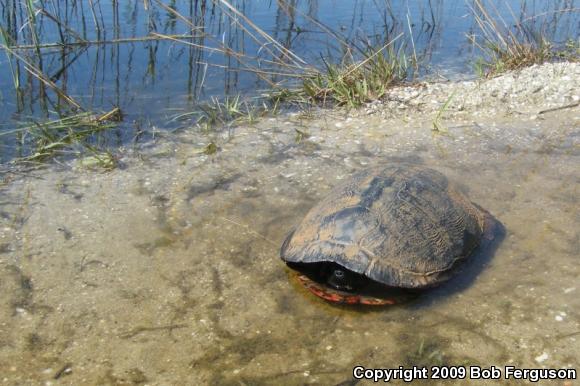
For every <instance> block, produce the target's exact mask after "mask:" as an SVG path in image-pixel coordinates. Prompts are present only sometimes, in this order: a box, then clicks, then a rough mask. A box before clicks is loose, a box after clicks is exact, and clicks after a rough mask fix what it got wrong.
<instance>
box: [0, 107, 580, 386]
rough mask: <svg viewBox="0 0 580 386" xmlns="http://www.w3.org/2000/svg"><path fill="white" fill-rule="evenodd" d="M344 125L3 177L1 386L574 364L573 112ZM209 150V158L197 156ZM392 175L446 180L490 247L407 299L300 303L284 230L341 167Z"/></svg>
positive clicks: (234, 137) (577, 323)
mask: <svg viewBox="0 0 580 386" xmlns="http://www.w3.org/2000/svg"><path fill="white" fill-rule="evenodd" d="M341 114H342V113H340V112H334V113H331V112H325V114H322V115H320V114H314V115H319V117H318V118H315V117H314V116H310V117H309V116H306V115H293V116H289V117H285V118H284V117H282V118H281V119H271V120H264V121H262V122H260V123H258V124H257V125H256V126H252V127H240V128H236V129H232V130H230V131H227V132H221V133H213V134H211V135H205V136H204V135H202V134H200V133H193V134H192V133H190V134H183V135H181V136H179V137H178V138H177V139H174V140H172V141H161V143H159V144H158V145H157V146H155V147H152V148H151V149H149V150H144V151H141V152H139V154H135V155H133V156H127V157H125V158H124V159H123V162H124V164H125V168H122V169H117V170H114V171H112V172H110V173H105V174H102V173H96V172H89V171H82V170H80V171H79V170H69V169H68V168H67V167H60V168H59V167H54V168H49V169H45V170H40V171H38V172H34V173H32V174H31V175H28V176H21V175H18V174H5V175H4V184H3V187H2V197H3V199H2V203H1V208H0V209H1V213H2V216H1V221H2V230H1V232H2V233H1V236H2V238H1V239H0V247H1V248H0V250H1V254H0V299H1V300H0V325H1V326H2V328H1V329H0V374H2V375H1V377H0V379H1V380H2V381H3V383H4V384H14V385H16V384H24V383H41V382H47V383H55V384H126V383H135V384H145V383H147V384H180V383H181V384H183V383H187V384H296V385H298V384H324V385H327V384H337V383H339V382H343V381H348V380H349V379H351V375H352V368H353V367H354V366H355V365H363V366H366V367H381V368H398V367H399V366H401V365H403V366H412V365H419V366H431V365H441V364H448V365H480V366H491V365H495V366H502V367H503V366H504V365H508V364H511V365H514V366H517V367H521V368H540V367H544V366H545V367H548V368H576V369H578V368H580V363H579V359H578V358H580V344H579V342H578V339H580V336H579V335H578V332H579V331H580V315H579V313H578V310H579V309H580V297H579V296H578V291H580V288H579V285H580V282H579V280H578V278H579V274H580V272H579V265H578V252H579V250H580V248H579V247H580V245H579V233H578V232H579V229H580V227H579V220H580V219H579V217H578V216H579V213H578V207H579V205H578V198H579V195H578V186H579V182H580V181H579V180H580V175H579V173H578V165H579V164H580V163H579V157H580V152H579V148H578V145H579V142H578V139H579V134H580V131H579V126H578V120H577V117H576V116H575V115H574V114H571V113H570V114H566V113H562V114H559V113H558V114H557V115H551V116H550V119H548V120H546V121H542V120H536V121H527V122H522V121H520V122H521V123H518V124H515V123H513V121H512V122H509V121H507V120H502V119H500V118H497V119H496V121H495V122H487V121H485V120H481V121H479V122H478V124H477V125H474V124H473V123H471V122H455V123H454V122H449V125H448V126H449V134H448V135H434V134H433V133H432V132H431V130H430V129H429V127H430V125H431V123H430V121H421V120H419V119H417V120H411V121H403V120H397V119H391V120H390V121H388V122H386V121H385V119H384V118H381V117H378V116H374V115H371V116H361V117H358V118H357V117H354V118H353V117H350V118H347V117H344V116H343V115H341ZM294 129H298V130H301V131H303V132H307V133H308V134H309V137H308V138H304V136H303V137H302V138H300V137H297V136H296V135H295V133H296V132H295V130H294ZM210 140H213V141H215V142H216V143H218V144H219V146H220V151H218V153H216V154H215V155H209V156H208V155H205V154H203V153H202V152H201V149H202V148H203V146H204V145H205V144H207V142H208V141H210ZM401 160H403V161H406V162H414V163H420V164H424V165H427V166H429V167H433V168H435V169H437V170H439V171H441V172H443V173H445V174H446V175H447V176H448V177H449V178H450V179H452V180H454V181H456V182H457V183H458V184H459V185H460V186H461V188H462V189H463V190H464V191H465V192H466V193H467V195H468V196H469V197H470V199H472V200H473V201H474V202H476V203H478V204H479V205H481V206H482V207H484V208H486V209H487V210H489V211H490V212H491V213H492V214H493V215H494V216H495V217H496V218H497V219H498V220H499V221H500V222H501V223H502V224H503V227H504V232H503V233H504V234H503V235H500V234H498V235H497V236H498V238H497V242H496V244H495V245H494V246H493V248H491V249H488V250H486V251H485V252H483V253H478V254H476V255H475V256H473V258H472V259H471V261H470V262H469V263H468V264H467V265H466V266H465V267H464V269H463V271H462V273H461V274H460V275H459V276H458V277H457V278H455V279H453V280H451V281H450V282H448V283H447V284H445V285H443V286H442V287H440V288H438V289H435V290H433V291H430V292H428V293H426V294H424V295H423V296H421V297H420V298H419V299H417V300H416V301H414V302H411V303H409V304H405V305H400V306H393V307H387V308H380V309H373V310H365V309H356V308H345V307H337V306H332V305H329V304H327V303H325V302H324V301H322V300H319V299H317V298H315V297H314V296H312V295H311V294H310V293H308V292H307V291H305V290H304V289H302V288H300V287H299V286H298V285H297V284H296V281H295V280H294V277H293V274H292V273H291V272H289V270H288V269H286V268H285V266H284V264H283V263H282V262H281V260H280V259H279V258H278V252H279V246H280V244H281V242H282V240H283V239H284V237H285V235H286V233H287V232H288V231H289V229H291V227H292V226H293V225H294V224H296V223H297V222H298V221H300V219H301V218H302V216H303V215H304V214H305V213H306V212H307V210H308V209H309V208H310V207H311V206H312V205H314V204H315V203H316V202H317V201H318V200H319V199H320V198H321V197H323V196H324V195H325V194H326V193H327V192H328V191H329V189H330V188H331V187H332V186H333V185H335V184H336V183H338V182H339V181H341V180H343V179H345V178H348V176H349V175H351V174H352V173H353V172H354V171H355V170H358V169H360V168H363V167H365V166H370V165H376V164H380V163H386V162H397V161H401ZM468 383H469V382H468V381H464V384H468ZM445 384H450V383H449V382H446V383H445ZM482 384H483V383H482ZM485 384H494V382H493V381H488V382H486V383H485ZM496 384H505V381H501V380H500V381H497V382H496ZM557 384H561V381H560V383H557Z"/></svg>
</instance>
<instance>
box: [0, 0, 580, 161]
mask: <svg viewBox="0 0 580 386" xmlns="http://www.w3.org/2000/svg"><path fill="white" fill-rule="evenodd" d="M32 3H33V2H32ZM161 3H162V4H166V5H165V7H163V6H161V5H160V4H159V3H158V2H156V1H141V0H128V1H122V2H118V1H110V0H106V1H95V2H93V4H94V7H91V6H90V4H91V3H86V2H81V1H74V0H73V1H70V2H68V3H67V2H54V1H49V2H46V3H45V4H44V8H43V9H44V10H45V11H46V13H47V14H45V13H42V12H38V8H35V11H36V17H35V19H34V20H35V23H36V24H35V25H36V29H35V31H36V34H37V35H38V40H39V42H40V43H42V44H55V43H56V44H57V46H56V47H54V46H53V47H45V48H42V49H40V53H41V54H40V57H41V58H42V60H41V61H39V59H38V57H39V56H38V53H37V52H36V50H34V49H22V50H16V52H17V53H18V55H20V56H21V57H23V58H26V59H27V61H28V62H29V63H32V65H33V66H36V67H38V68H39V69H40V70H41V71H42V72H43V73H44V74H45V77H46V78H47V79H48V80H50V81H52V82H54V84H55V85H56V86H58V87H59V88H60V89H62V90H63V91H64V92H65V93H67V94H69V95H70V96H71V97H73V98H74V99H75V100H76V101H77V102H78V103H79V104H80V105H81V106H83V107H84V108H85V109H87V110H107V109H110V108H111V107H112V106H119V107H121V109H122V110H123V112H124V113H125V118H126V119H125V122H124V123H123V124H122V125H121V130H119V131H117V132H116V133H114V134H113V135H111V137H113V138H114V139H116V140H117V141H121V142H127V141H128V140H131V139H132V138H133V137H135V136H136V135H137V133H138V132H139V128H142V127H148V126H149V125H150V124H154V125H156V126H157V127H167V126H171V124H170V123H168V122H169V121H170V118H172V117H174V116H175V115H177V114H180V113H183V112H188V111H191V109H192V108H193V107H194V106H195V105H196V104H197V103H198V102H199V101H207V100H209V99H210V98H211V97H214V96H216V97H222V96H223V95H226V94H230V95H236V94H242V95H244V96H256V95H259V94H260V91H262V90H266V89H269V88H270V87H271V85H270V84H269V83H267V82H265V81H264V80H263V79H261V78H260V77H259V76H256V71H257V70H263V71H282V72H284V73H288V72H293V71H294V70H296V69H289V68H275V67H272V66H271V65H270V64H269V63H268V60H272V53H274V54H276V55H274V56H279V55H280V52H279V51H278V50H277V49H276V48H275V47H274V46H273V43H272V42H271V41H269V42H268V39H267V38H265V37H264V36H263V35H260V33H259V32H258V31H259V30H260V31H262V32H264V33H266V34H268V35H269V36H270V37H271V38H273V39H275V40H276V41H277V42H279V44H280V46H283V47H285V48H287V49H289V50H291V51H292V52H294V53H295V54H296V56H297V57H299V58H300V59H302V61H300V60H299V59H295V63H293V62H292V61H291V60H284V62H286V63H288V64H293V65H299V66H304V67H308V66H315V67H319V68H320V67H323V62H322V59H321V57H325V58H326V60H328V61H333V60H339V59H340V58H341V57H342V55H344V47H341V44H340V43H339V42H340V41H343V42H346V43H348V44H352V45H355V46H357V47H360V48H364V46H365V44H367V43H368V44H371V45H375V46H382V45H383V44H385V42H386V41H390V40H391V39H394V38H396V37H397V36H399V34H401V33H402V34H403V35H402V36H401V37H400V38H399V40H398V42H397V44H399V43H402V42H403V41H405V42H406V44H407V45H408V48H409V50H408V55H410V56H414V55H416V56H417V57H418V58H419V59H421V61H422V63H423V64H425V65H426V68H424V69H422V71H421V73H422V74H425V73H427V74H430V75H433V74H443V75H444V76H450V77H454V76H460V75H473V61H474V57H477V56H478V55H479V54H480V53H479V52H478V51H477V49H476V46H474V45H473V44H472V43H470V41H469V39H468V36H472V37H475V38H477V39H479V38H481V31H479V29H478V27H477V24H476V22H475V20H474V17H473V15H474V12H473V10H472V7H473V4H472V2H470V1H444V0H435V1H432V0H429V1H427V0H423V1H402V0H401V1H370V0H364V1H355V2H348V1H334V0H313V1H265V0H260V1H233V2H232V4H233V5H234V6H235V7H236V9H237V10H238V11H239V12H240V13H241V14H243V15H245V16H247V17H248V18H249V20H251V23H252V24H249V23H248V22H247V21H245V20H243V18H242V17H241V16H239V15H238V16H235V15H234V14H233V13H232V11H231V10H228V8H227V7H226V6H225V3H223V2H220V1H215V2H209V1H204V0H202V1H193V0H191V1H180V2H175V1H169V2H161ZM484 3H486V4H488V3H487V2H484ZM67 4H68V8H67ZM489 4H490V5H487V6H488V7H489V12H490V13H491V15H492V16H493V15H496V16H497V15H501V17H503V18H505V23H506V25H508V26H509V25H512V24H516V22H517V23H521V24H522V25H523V26H524V27H525V28H529V30H530V31H537V30H540V31H542V33H543V34H545V36H546V37H547V38H548V39H550V40H551V41H554V42H556V43H558V44H561V43H563V42H564V41H565V40H566V39H568V38H572V39H574V38H577V37H578V26H579V24H578V23H579V20H578V11H577V10H578V8H579V7H580V4H579V2H578V1H577V0H573V1H533V2H529V1H526V2H520V1H507V2H500V4H501V5H499V6H498V8H497V9H496V8H494V7H495V6H494V5H493V3H491V2H489ZM145 5H147V6H145ZM35 6H36V7H40V5H39V4H36V5H35ZM93 11H94V12H93ZM512 13H513V14H512ZM498 17H499V16H498ZM0 18H1V19H0V26H2V28H3V30H4V31H6V34H7V35H8V36H10V39H12V40H11V41H12V43H13V44H14V45H19V46H20V45H27V44H28V45H30V44H32V43H33V37H32V33H31V25H32V24H33V23H31V22H30V23H29V22H28V21H29V19H28V13H27V8H26V6H25V4H24V3H21V2H12V1H5V2H1V3H0ZM55 19H58V20H60V23H61V24H57V23H56V22H55V21H54V20H55ZM498 24H499V25H500V26H501V25H503V22H502V21H499V20H498ZM253 25H255V26H256V27H257V28H254V27H253ZM59 26H60V28H59ZM192 28H193V29H194V35H196V36H198V37H195V38H180V42H176V41H174V40H159V34H162V35H172V36H173V35H179V34H185V35H191V34H192ZM155 34H158V35H155ZM81 39H83V40H85V41H89V42H98V41H101V42H102V41H105V42H109V44H91V45H71V46H69V47H67V48H66V49H62V48H61V47H60V46H59V45H58V44H74V43H78V42H79V41H80V40H81ZM131 39H133V40H137V41H131ZM140 39H145V40H144V41H138V40H140ZM173 39H175V38H173ZM119 40H122V42H121V43H118V44H115V43H113V42H115V41H119ZM224 50H232V52H235V53H236V55H241V59H240V60H236V58H235V56H236V55H226V54H224V53H223V51H224ZM474 50H475V51H474ZM5 53H6V52H1V53H0V69H2V71H0V131H5V130H10V129H14V128H15V127H16V126H17V123H18V122H21V121H29V120H30V118H31V116H32V117H45V116H49V115H51V116H53V117H54V116H55V115H54V111H55V110H57V109H58V106H59V104H61V103H62V100H59V98H58V97H57V96H56V95H55V94H54V92H53V91H51V89H50V88H47V89H46V91H45V92H44V93H43V92H42V90H43V89H42V87H41V84H40V82H39V81H38V80H37V79H36V78H35V76H32V75H31V74H30V73H29V72H27V70H26V69H25V67H24V64H23V62H20V61H18V60H16V58H15V57H12V56H7V55H5ZM353 55H355V56H356V55H357V53H356V51H355V52H354V53H353ZM296 73H298V74H300V71H296ZM266 78H269V79H270V81H273V82H275V83H277V84H278V85H279V86H292V81H295V80H296V78H294V77H284V76H274V77H270V76H267V77H266ZM15 79H16V83H17V84H18V86H19V90H20V93H19V94H18V96H17V95H16V93H15ZM2 141H3V142H2V143H3V144H4V143H8V145H7V146H5V147H4V148H3V149H2V153H3V157H5V154H7V153H9V152H10V151H11V149H12V148H13V147H14V143H13V142H9V141H8V140H7V139H6V138H2ZM7 141H8V142H7Z"/></svg>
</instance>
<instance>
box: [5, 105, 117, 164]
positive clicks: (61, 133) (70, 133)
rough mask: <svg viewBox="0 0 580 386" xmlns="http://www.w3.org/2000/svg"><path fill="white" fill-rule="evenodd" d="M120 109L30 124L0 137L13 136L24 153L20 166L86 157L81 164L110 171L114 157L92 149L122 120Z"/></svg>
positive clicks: (85, 113) (106, 152)
mask: <svg viewBox="0 0 580 386" xmlns="http://www.w3.org/2000/svg"><path fill="white" fill-rule="evenodd" d="M122 118H123V117H122V113H121V110H120V109H119V108H114V109H112V110H111V111H108V112H106V113H103V114H98V115H97V114H94V113H90V112H83V113H78V114H72V115H69V116H65V117H61V118H59V119H55V120H49V121H44V122H38V121H37V122H33V123H31V124H27V125H26V126H23V127H20V128H18V129H16V130H12V131H8V132H3V133H0V135H8V134H16V135H17V137H18V139H19V142H20V143H19V144H20V146H21V147H22V148H23V149H25V151H24V156H22V157H21V158H19V159H18V161H20V162H35V163H38V162H44V161H46V160H48V159H51V158H54V157H56V156H59V155H85V158H84V161H83V164H86V165H88V166H90V167H102V168H105V169H111V168H113V167H115V165H116V162H115V158H114V157H113V155H112V154H111V153H110V152H108V151H105V150H101V149H100V147H99V146H98V145H94V143H95V142H97V140H98V138H97V137H98V135H99V134H101V133H103V132H106V131H108V130H110V129H113V128H115V127H117V122H119V121H121V120H122Z"/></svg>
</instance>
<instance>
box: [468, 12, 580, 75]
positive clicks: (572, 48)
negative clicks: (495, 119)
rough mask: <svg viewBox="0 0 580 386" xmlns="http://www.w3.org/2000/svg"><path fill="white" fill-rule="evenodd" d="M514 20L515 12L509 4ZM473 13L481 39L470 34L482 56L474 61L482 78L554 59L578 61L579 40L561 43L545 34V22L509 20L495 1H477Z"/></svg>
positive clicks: (579, 52) (515, 18) (579, 51)
mask: <svg viewBox="0 0 580 386" xmlns="http://www.w3.org/2000/svg"><path fill="white" fill-rule="evenodd" d="M506 6H507V7H508V10H509V12H510V13H511V15H512V17H513V18H514V20H517V17H516V16H515V13H514V12H513V10H512V9H511V8H510V7H509V4H507V3H506ZM472 12H473V14H474V18H475V21H476V24H477V26H478V28H479V31H480V39H479V40H476V38H475V36H471V37H469V38H470V40H471V42H472V43H473V44H474V45H475V46H477V47H478V48H479V50H480V51H481V52H482V55H483V57H481V58H479V59H478V60H477V61H476V62H475V70H476V72H477V73H478V74H479V75H480V76H482V77H490V76H494V75H497V74H500V73H503V72H506V71H511V70H518V69H520V68H523V67H528V66H531V65H534V64H542V63H546V62H550V61H555V60H567V61H577V60H578V58H579V57H580V55H579V54H580V41H577V40H568V42H566V44H564V45H562V44H560V45H558V44H555V43H553V42H552V41H550V39H548V38H547V37H546V34H545V33H544V30H545V29H546V26H545V25H543V24H539V25H538V24H534V23H528V24H526V22H525V19H524V20H522V21H517V22H515V23H514V22H507V21H506V20H505V18H504V17H503V16H502V15H501V13H500V11H499V10H498V8H497V6H496V4H495V3H494V2H493V1H490V2H485V4H484V1H483V0H475V1H474V4H473V7H472Z"/></svg>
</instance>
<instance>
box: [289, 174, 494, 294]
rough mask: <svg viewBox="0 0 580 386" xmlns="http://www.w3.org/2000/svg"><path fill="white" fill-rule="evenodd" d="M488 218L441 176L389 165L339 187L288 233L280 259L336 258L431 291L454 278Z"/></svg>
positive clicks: (382, 278) (370, 274) (379, 278)
mask: <svg viewBox="0 0 580 386" xmlns="http://www.w3.org/2000/svg"><path fill="white" fill-rule="evenodd" d="M489 221H491V216H490V215H489V213H488V212H487V211H485V210H483V209H481V208H480V207H479V206H477V205H475V204H473V203H471V202H470V201H469V200H468V199H467V198H466V197H465V196H464V195H463V194H462V193H460V192H459V191H458V190H457V189H456V188H455V187H453V185H452V184H450V182H449V181H448V180H447V178H446V177H445V176H444V175H443V174H441V173H439V172H437V171H435V170H432V169H427V168H424V167H420V166H415V165H408V164H392V165H388V166H383V167H377V168H371V169H366V170H363V171H361V172H358V173H356V174H355V175H354V176H353V177H352V178H350V179H349V180H348V181H346V182H344V183H343V184H341V185H340V186H338V187H336V188H334V189H333V190H332V191H331V192H330V194H328V196H327V197H326V198H324V199H323V200H322V201H321V202H320V203H319V204H318V205H316V206H315V207H314V208H312V209H311V210H310V211H309V212H308V214H307V215H306V217H305V218H304V219H303V220H302V222H301V223H300V224H299V225H298V226H297V227H296V228H295V229H294V230H293V231H292V232H291V233H290V234H289V235H288V237H287V238H286V240H285V241H284V244H283V245H282V249H281V258H282V259H283V260H284V261H285V262H287V263H289V265H290V266H296V265H303V264H308V263H321V262H331V263H336V264H339V265H341V266H343V267H344V268H346V269H348V270H350V271H352V272H355V273H358V274H361V275H364V276H365V277H367V278H369V279H372V280H373V281H376V282H378V283H382V284H384V285H387V286H391V287H399V288H427V287H430V286H433V285H436V284H438V283H440V282H442V281H444V280H446V279H448V278H449V276H450V274H451V271H452V268H453V267H454V266H455V263H456V262H457V261H459V260H461V259H464V258H466V257H468V256H469V255H470V254H471V252H472V251H473V250H474V249H475V248H476V247H477V246H478V245H479V243H480V241H481V239H482V237H483V235H484V232H485V231H486V229H485V228H486V226H487V225H486V224H489ZM295 263H298V264H295Z"/></svg>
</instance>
